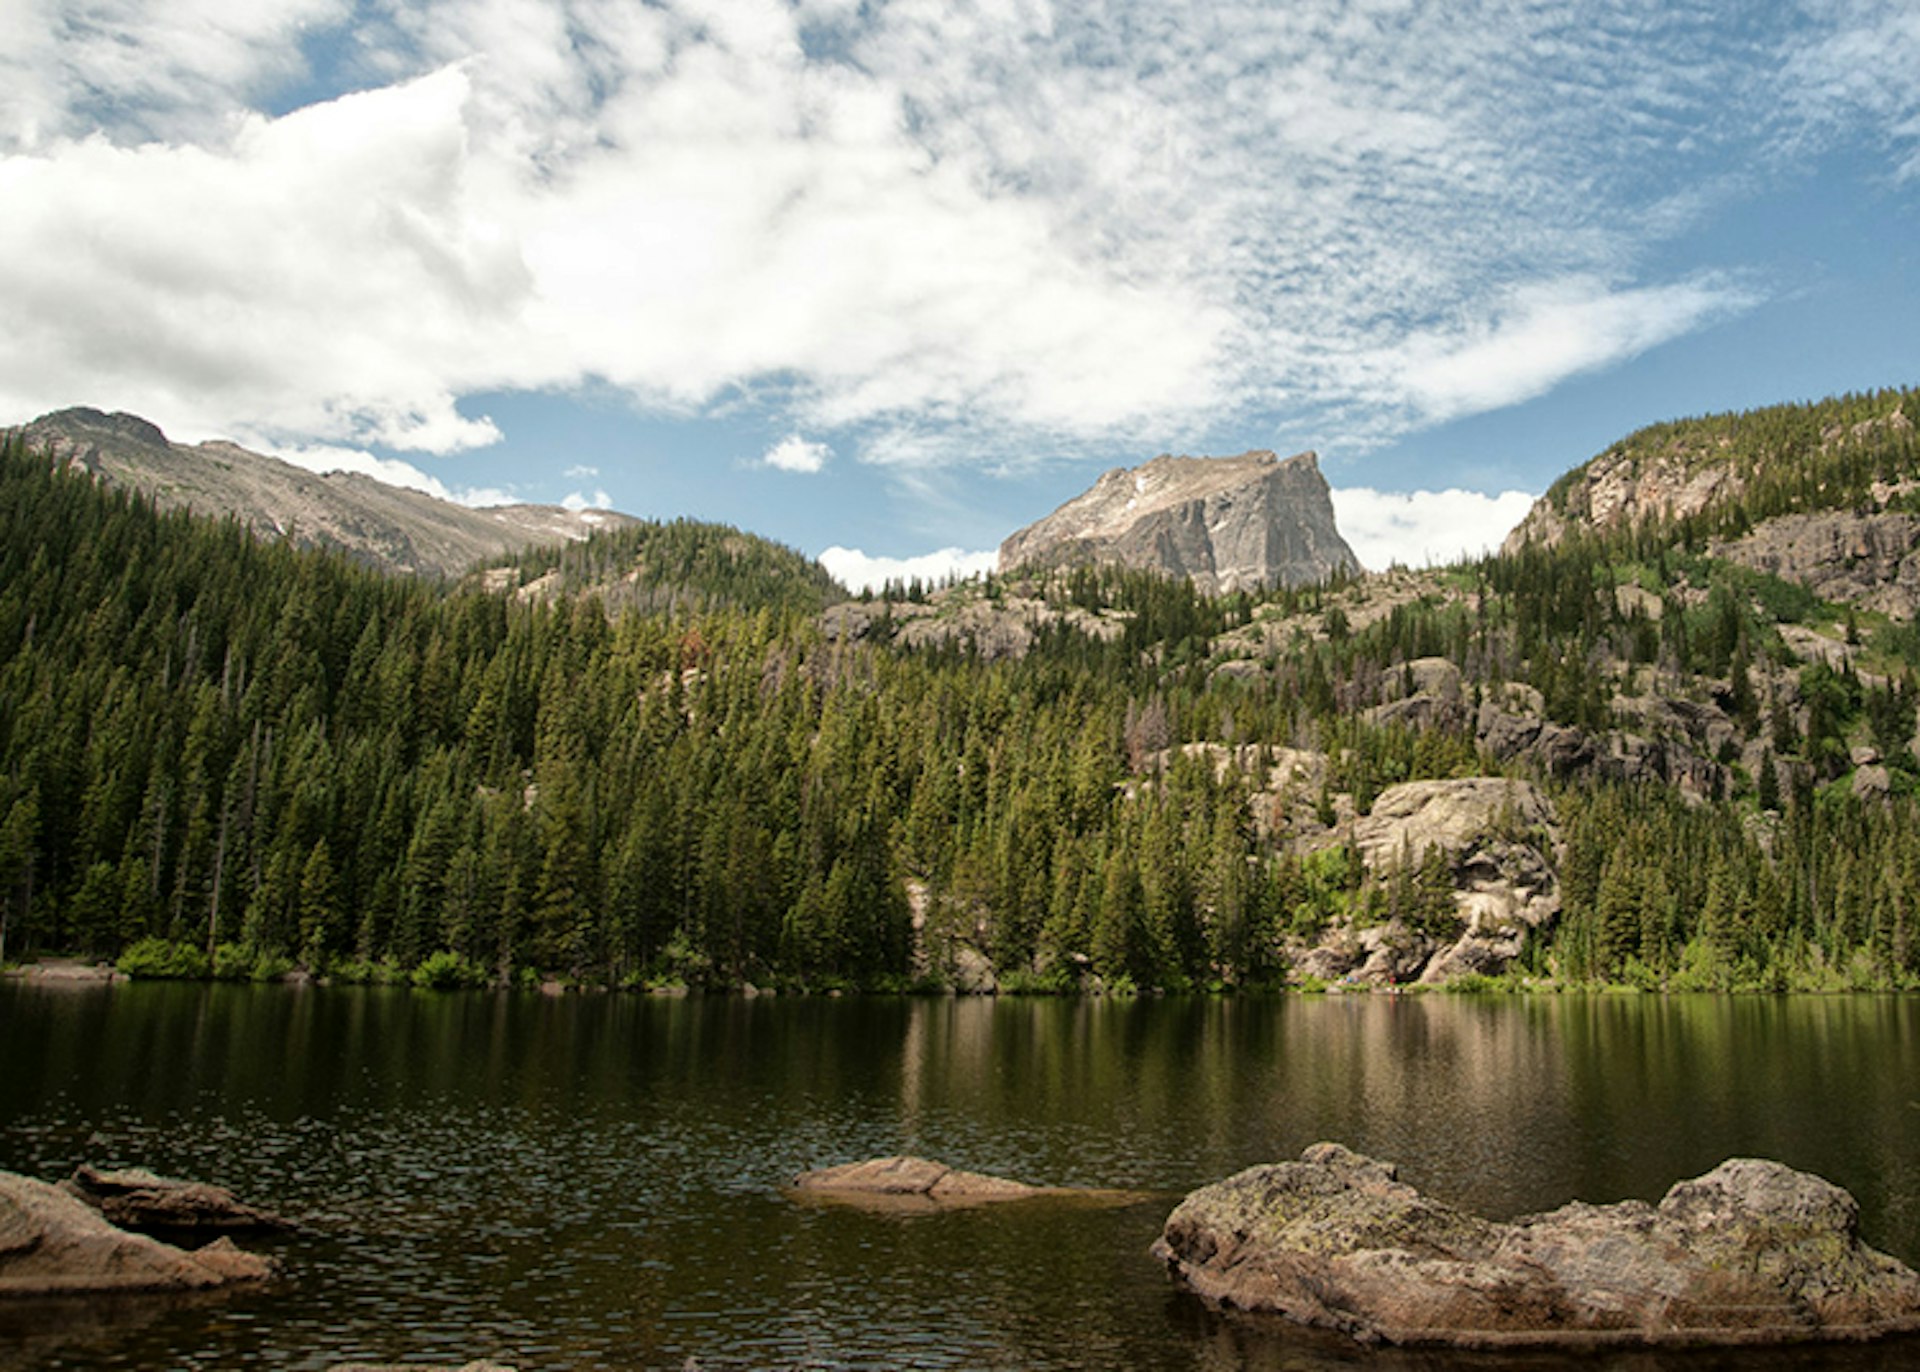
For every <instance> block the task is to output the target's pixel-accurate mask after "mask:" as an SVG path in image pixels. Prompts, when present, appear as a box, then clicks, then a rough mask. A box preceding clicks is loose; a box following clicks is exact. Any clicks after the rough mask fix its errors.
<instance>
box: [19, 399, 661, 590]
mask: <svg viewBox="0 0 1920 1372" xmlns="http://www.w3.org/2000/svg"><path fill="white" fill-rule="evenodd" d="M18 433H19V436H20V438H21V440H22V442H23V443H24V444H25V446H26V449H27V450H28V451H29V452H33V453H40V454H43V455H45V456H47V457H49V458H51V459H53V460H55V461H57V462H60V463H63V464H64V465H67V466H70V467H74V468H77V469H80V470H83V471H86V472H89V473H91V474H92V475H93V476H94V477H95V478H96V479H97V480H100V481H103V482H106V483H107V484H110V485H119V486H125V487H128V488H129V489H132V490H135V491H138V492H139V493H140V494H142V495H145V496H148V497H150V498H151V499H152V500H154V501H155V502H156V503H157V504H158V505H159V506H160V507H161V508H162V509H182V508H184V509H189V510H192V511H194V512H195V513H198V514H203V515H209V516H212V517H215V518H219V517H222V516H228V515H231V516H232V517H233V518H235V519H238V520H239V521H240V522H241V523H242V524H243V525H245V526H246V527H247V528H248V529H250V530H252V531H253V532H254V533H255V534H257V535H258V536H260V537H263V538H285V539H287V540H288V541H289V542H292V543H294V544H295V545H296V546H300V547H324V548H338V549H341V550H342V551H344V552H347V553H349V554H351V555H352V556H354V557H356V558H358V559H360V560H361V561H363V562H366V563H368V564H370V565H372V566H375V567H379V568H381V569H382V570H385V571H389V572H399V573H410V574H417V575H422V576H429V577H451V576H457V575H459V574H460V573H462V572H464V571H466V570H467V569H468V568H470V567H472V566H473V565H474V564H475V563H478V562H481V561H485V560H487V559H491V558H497V557H499V556H501V555H502V554H505V553H511V552H517V551H519V550H520V549H523V548H528V547H533V546H537V545H541V544H555V543H566V542H570V541H574V540H578V539H583V538H585V537H587V536H588V535H589V534H591V533H592V532H594V531H595V530H596V529H606V528H618V527H621V526H624V525H627V524H631V523H633V522H634V521H633V520H632V519H631V517H630V516H627V515H622V514H615V513H613V512H611V511H607V510H579V511H575V510H568V509H564V508H562V507H560V506H557V505H501V506H495V507H492V508H485V509H474V508H469V507H467V506H464V505H456V504H453V503H452V502H451V501H446V500H438V499H435V498H434V497H433V496H430V495H427V494H425V493H424V492H420V491H410V490H405V489H403V488H401V487H398V486H389V485H387V484H385V483H384V482H380V481H375V480H373V479H372V478H371V477H366V476H360V475H358V474H353V473H345V472H330V473H328V474H326V475H324V476H323V475H320V474H318V473H315V472H310V471H307V470H305V469H304V468H300V467H295V466H293V465H291V464H290V463H286V462H282V461H280V460H279V459H277V458H272V457H265V456H263V455H261V454H259V453H255V452H250V451H248V450H247V449H245V448H242V447H239V446H238V445H236V444H232V443H224V442H212V443H199V444H194V445H191V446H189V445H187V444H181V443H172V442H169V441H168V439H167V436H166V435H165V434H164V433H162V432H161V431H160V429H159V428H158V427H156V426H155V425H153V424H150V423H148V422H147V421H146V420H144V419H141V418H139V417H138V416H137V415H130V414H104V413H102V412H101V411H99V410H90V409H69V410H60V411H57V412H55V413H53V414H48V415H43V416H41V417H40V418H39V419H36V420H34V421H33V422H32V423H30V424H26V425H23V426H21V428H20V429H19V430H18Z"/></svg>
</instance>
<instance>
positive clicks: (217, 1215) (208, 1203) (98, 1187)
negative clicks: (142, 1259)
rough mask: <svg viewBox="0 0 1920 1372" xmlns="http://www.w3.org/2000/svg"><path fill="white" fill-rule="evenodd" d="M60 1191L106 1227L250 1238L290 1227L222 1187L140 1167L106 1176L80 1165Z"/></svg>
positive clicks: (280, 1219)
mask: <svg viewBox="0 0 1920 1372" xmlns="http://www.w3.org/2000/svg"><path fill="white" fill-rule="evenodd" d="M60 1188H61V1190H63V1191H66V1192H68V1193H69V1194H70V1195H73V1196H75V1197H78V1198H79V1199H80V1200H82V1201H85V1202H86V1203H87V1204H88V1205H90V1206H92V1207H93V1208H94V1209H95V1210H98V1211H99V1212H100V1213H101V1214H102V1215H103V1216H105V1217H106V1219H107V1222H108V1223H110V1224H115V1225H118V1226H119V1227H120V1228H122V1229H131V1230H134V1231H136V1232H139V1233H143V1234H144V1233H160V1234H164V1235H167V1236H169V1237H177V1236H183V1235H198V1234H252V1233H261V1232H264V1231H270V1230H281V1229H291V1228H292V1227H293V1226H292V1225H291V1224H290V1223H288V1222H287V1221H286V1220H284V1219H282V1218H281V1217H280V1216H278V1215H276V1214H273V1213H272V1212H271V1211H267V1210H259V1209H256V1208H255V1207H253V1206H251V1205H248V1204H246V1203H245V1202H243V1201H240V1200H237V1199H235V1197H234V1194H233V1192H231V1191H229V1190H227V1188H226V1187H224V1186H212V1185H209V1184H208V1183H206V1182H199V1181H180V1180H177V1179H175V1178H173V1177H162V1176H157V1175H155V1174H154V1173H152V1172H149V1171H147V1170H146V1169H145V1168H144V1167H130V1168H127V1169H125V1170H123V1171H117V1172H107V1171H102V1170H100V1169H99V1168H96V1167H88V1166H85V1165H82V1166H80V1167H77V1168H75V1169H74V1173H73V1175H72V1176H71V1177H68V1178H67V1179H66V1180H65V1181H63V1182H61V1183H60Z"/></svg>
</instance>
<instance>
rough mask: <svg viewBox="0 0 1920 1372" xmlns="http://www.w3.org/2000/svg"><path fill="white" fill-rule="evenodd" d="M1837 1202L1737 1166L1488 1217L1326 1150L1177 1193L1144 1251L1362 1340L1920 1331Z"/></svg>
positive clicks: (1919, 1314) (1228, 1293)
mask: <svg viewBox="0 0 1920 1372" xmlns="http://www.w3.org/2000/svg"><path fill="white" fill-rule="evenodd" d="M1858 1221H1859V1210H1858V1207H1857V1206H1856V1205H1855V1203H1854V1200H1853V1197H1852V1196H1850V1195H1848V1194H1847V1192H1845V1191H1843V1190H1842V1189H1841V1188H1839V1187H1837V1186H1834V1185H1833V1184H1832V1183H1830V1182H1826V1181H1823V1180H1821V1179H1820V1178H1819V1177H1815V1176H1811V1175H1809V1174H1807V1173H1805V1172H1796V1171H1794V1170H1793V1169H1791V1168H1789V1167H1785V1166H1782V1165H1781V1164H1779V1163H1776V1162H1765V1161H1759V1160H1755V1159H1749V1158H1736V1159H1733V1160H1731V1161H1728V1162H1724V1163H1722V1164H1721V1165H1720V1166H1718V1167H1716V1168H1715V1169H1714V1170H1713V1171H1711V1172H1709V1173H1707V1174H1706V1175H1705V1176H1702V1177H1697V1178H1695V1179H1694V1180H1692V1181H1684V1182H1680V1183H1679V1184H1678V1185H1676V1186H1674V1187H1673V1188H1672V1189H1671V1190H1670V1191H1668V1192H1667V1194H1666V1197H1665V1199H1663V1200H1662V1201H1661V1202H1660V1203H1659V1205H1657V1206H1652V1205H1648V1204H1646V1203H1645V1202H1643V1201H1631V1200H1630V1201H1622V1202H1620V1203H1618V1204H1616V1205H1585V1204H1581V1203H1578V1202H1576V1203H1574V1204H1571V1205H1567V1206H1564V1207H1562V1208H1561V1209H1559V1210H1555V1211H1553V1212H1551V1213H1550V1214H1545V1215H1535V1216H1529V1217H1526V1218H1523V1219H1519V1220H1515V1221H1513V1222H1512V1223H1509V1224H1502V1223H1496V1222H1494V1221H1491V1220H1487V1219H1483V1218H1481V1217H1479V1216H1477V1215H1472V1214H1469V1213H1467V1212H1465V1211H1461V1210H1457V1209H1455V1208H1454V1207H1452V1206H1449V1205H1446V1204H1443V1203H1441V1202H1439V1201H1435V1200H1432V1199H1430V1198H1428V1197H1426V1196H1423V1195H1421V1194H1420V1192H1418V1191H1417V1190H1415V1189H1414V1188H1413V1187H1411V1186H1408V1185H1407V1184H1405V1183H1404V1182H1401V1181H1400V1180H1399V1179H1398V1175H1397V1172H1396V1170H1395V1168H1394V1166H1393V1165H1392V1164H1391V1163H1384V1162H1377V1161H1375V1160H1373V1159H1371V1158H1366V1157H1362V1156H1361V1155H1359V1154H1357V1153H1353V1152H1351V1151H1349V1150H1348V1149H1346V1148H1343V1147H1341V1146H1340V1145H1338V1144H1331V1143H1323V1144H1316V1145H1315V1146H1313V1147H1311V1148H1309V1149H1307V1150H1306V1152H1305V1153H1303V1154H1302V1155H1301V1160H1300V1161H1299V1162H1293V1163H1280V1164H1276V1165H1269V1166H1261V1167H1252V1168H1248V1169H1247V1170H1246V1171H1244V1172H1241V1173H1238V1174H1237V1175H1235V1176H1232V1177H1229V1178H1228V1179H1227V1180H1225V1181H1222V1182H1219V1183H1216V1184H1215V1185H1212V1186H1207V1187H1203V1188H1201V1189H1200V1190H1198V1191H1195V1192H1194V1193H1193V1194H1191V1195H1190V1196H1188V1197H1187V1198H1186V1199H1185V1200H1184V1201H1182V1202H1181V1203H1180V1205H1179V1206H1178V1208H1176V1209H1175V1210H1174V1212H1173V1213H1172V1215H1170V1216H1169V1217H1168V1219H1167V1222H1166V1226H1165V1228H1164V1230H1163V1231H1162V1233H1161V1236H1160V1238H1159V1240H1158V1241H1157V1242H1156V1243H1155V1244H1154V1246H1153V1252H1154V1255H1155V1256H1156V1257H1158V1258H1159V1259H1160V1260H1161V1261H1163V1262H1165V1263H1166V1264H1167V1267H1168V1270H1169V1271H1170V1272H1171V1273H1172V1274H1173V1275H1174V1276H1175V1277H1176V1278H1177V1279H1179V1280H1180V1281H1182V1282H1184V1283H1185V1284H1186V1285H1188V1286H1190V1287H1191V1288H1192V1289H1193V1290H1195V1291H1197V1292H1198V1293H1199V1294H1200V1295H1202V1296H1204V1297H1206V1298H1207V1299H1208V1300H1210V1301H1213V1302H1215V1303H1217V1304H1219V1305H1223V1306H1230V1307H1233V1308H1236V1309H1240V1310H1248V1311H1264V1312H1270V1313H1273V1314H1278V1315H1283V1316H1286V1317H1287V1318H1289V1319H1292V1320H1295V1321H1298V1322H1300V1323H1303V1324H1310V1325H1317V1326H1320V1327H1323V1328H1327V1329H1334V1330H1339V1331H1341V1332H1342V1333H1345V1334H1348V1335H1351V1336H1352V1337H1353V1338H1355V1339H1357V1340H1360V1341H1362V1342H1366V1343H1392V1344H1430V1345H1450V1346H1456V1347H1467V1348H1495V1347H1515V1346H1538V1347H1574V1348H1586V1347H1602V1346H1655V1347H1660V1346H1688V1345H1718V1344H1773V1343H1799V1342H1807V1341H1813V1340H1828V1339H1863V1338H1871V1337H1875V1336H1878V1335H1885V1334H1893V1333H1901V1332H1908V1331H1914V1330H1920V1276H1916V1275H1915V1273H1914V1272H1913V1271H1912V1270H1911V1269H1910V1268H1908V1267H1907V1266H1905V1265H1904V1264H1903V1263H1900V1262H1898V1261H1896V1260H1895V1259H1893V1258H1890V1257H1888V1256H1886V1255H1885V1254H1883V1253H1878V1252H1875V1251H1874V1250H1873V1249H1871V1248H1868V1247H1867V1246H1865V1245H1864V1244H1862V1243H1861V1242H1860V1236H1859V1225H1858Z"/></svg>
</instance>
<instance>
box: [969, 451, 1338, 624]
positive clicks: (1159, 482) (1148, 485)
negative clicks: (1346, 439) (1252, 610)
mask: <svg viewBox="0 0 1920 1372" xmlns="http://www.w3.org/2000/svg"><path fill="white" fill-rule="evenodd" d="M1110 562H1117V563H1121V564H1124V565H1126V566H1129V567H1141V568H1150V569H1153V570H1156V571H1161V572H1165V573H1167V574H1168V575H1170V576H1178V577H1188V578H1190V579H1191V580H1192V581H1193V583H1194V584H1195V586H1197V587H1199V588H1200V589H1201V590H1203V591H1208V592H1227V591H1235V590H1241V589H1250V588H1254V587H1260V586H1273V585H1284V586H1298V585H1304V584H1307V583H1310V582H1315V581H1323V580H1325V579H1326V578H1327V577H1329V576H1332V575H1334V574H1336V573H1347V572H1357V571H1358V570H1360V563H1359V560H1358V559H1356V558H1355V557H1354V555H1353V550H1352V549H1351V548H1349V547H1348V546H1347V542H1346V540H1345V539H1344V538H1342V537H1341V536H1340V531H1339V529H1338V528H1337V527H1336V526H1335V524H1334V519H1333V501H1332V498H1331V496H1330V495H1329V493H1328V490H1327V482H1326V478H1325V477H1323V476H1321V475H1320V465H1319V459H1318V458H1317V457H1316V456H1315V455H1314V454H1313V453H1300V454H1298V455H1297V456H1294V457H1289V458H1286V459H1285V460H1281V459H1280V458H1277V457H1275V456H1274V455H1273V454H1272V453H1268V452H1250V453H1243V454H1241V455H1240V456H1239V457H1218V458H1214V457H1170V456H1161V457H1156V458H1154V459H1153V460H1152V461H1151V462H1148V463H1146V464H1144V465H1143V466H1139V467H1133V468H1126V467H1116V468H1115V469H1114V470H1112V471H1110V472H1108V473H1106V474H1105V475H1104V476H1102V477H1101V478H1100V479H1099V480H1098V481H1096V482H1095V483H1094V484H1093V487H1092V489H1090V490H1088V491H1087V492H1085V493H1084V494H1082V495H1079V496H1076V497H1074V498H1073V499H1072V500H1069V501H1068V502H1067V503H1066V504H1064V505H1062V506H1061V507H1060V508H1059V509H1057V510H1055V511H1054V512H1053V513H1052V514H1050V515H1048V516H1047V517H1046V518H1045V519H1042V520H1040V521H1039V522H1038V523H1035V524H1029V525H1028V526H1027V527H1026V528H1024V529H1021V530H1020V531H1019V532H1018V533H1016V534H1014V535H1013V536H1012V537H1011V538H1009V539H1007V541H1006V542H1004V543H1002V544H1001V545H1000V568H1001V570H1002V571H1010V570H1012V569H1014V568H1016V567H1023V566H1043V567H1060V566H1070V565H1076V564H1083V563H1110Z"/></svg>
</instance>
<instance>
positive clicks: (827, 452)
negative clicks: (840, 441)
mask: <svg viewBox="0 0 1920 1372" xmlns="http://www.w3.org/2000/svg"><path fill="white" fill-rule="evenodd" d="M832 456H833V449H832V448H829V447H828V446H827V445H826V444H824V443H813V442H810V441H808V440H807V439H804V438H802V437H800V435H799V434H788V435H787V436H786V437H785V438H783V439H781V440H780V441H779V442H778V443H776V444H774V445H773V446H772V447H771V448H769V449H767V452H766V456H764V457H762V458H761V459H760V460H761V461H762V462H764V463H765V464H766V465H767V466H769V467H772V468H773V469H774V470H776V471H782V472H805V473H813V472H817V471H819V470H820V469H821V468H823V467H825V466H826V465H827V459H828V458H830V457H832Z"/></svg>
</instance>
